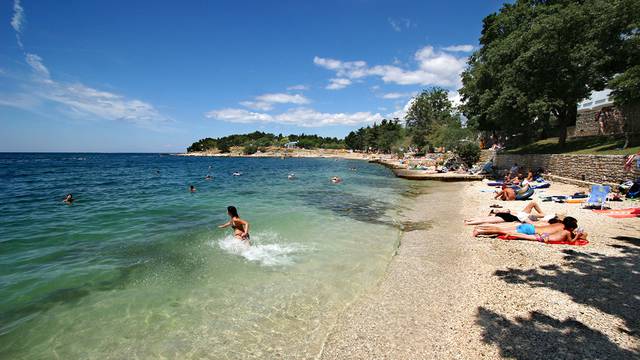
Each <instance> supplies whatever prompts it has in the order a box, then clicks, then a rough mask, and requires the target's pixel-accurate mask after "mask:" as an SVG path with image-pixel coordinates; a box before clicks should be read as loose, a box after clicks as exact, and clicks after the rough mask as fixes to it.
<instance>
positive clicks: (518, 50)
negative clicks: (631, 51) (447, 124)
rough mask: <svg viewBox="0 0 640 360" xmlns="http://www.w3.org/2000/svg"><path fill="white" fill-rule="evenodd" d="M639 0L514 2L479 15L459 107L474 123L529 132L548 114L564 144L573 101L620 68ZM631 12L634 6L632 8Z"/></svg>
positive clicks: (572, 116) (574, 112)
mask: <svg viewBox="0 0 640 360" xmlns="http://www.w3.org/2000/svg"><path fill="white" fill-rule="evenodd" d="M634 3H635V7H636V8H637V0H583V1H575V0H518V1H515V2H514V3H513V4H505V5H504V6H503V7H502V8H501V9H500V11H499V12H498V13H495V14H491V15H489V16H487V17H486V18H485V19H484V20H483V29H482V35H481V37H480V44H481V48H480V49H479V50H478V51H476V52H475V53H474V54H473V55H472V56H471V58H470V60H469V68H468V69H467V70H466V71H465V72H464V73H463V76H462V82H463V88H462V89H461V90H460V94H461V95H462V98H463V103H465V105H464V106H463V113H464V114H465V115H466V116H467V117H468V118H469V119H470V120H471V122H472V123H476V124H478V127H479V128H480V129H501V130H507V131H511V132H514V133H515V132H523V131H524V132H532V131H533V130H535V129H536V128H540V127H542V126H543V123H544V122H543V121H539V119H546V118H545V117H544V115H545V114H551V115H553V117H554V119H555V122H556V123H557V127H558V129H559V131H560V136H559V142H560V144H561V145H564V143H565V140H566V137H567V126H569V125H571V124H574V123H575V119H576V116H577V104H578V102H579V101H581V100H583V99H585V98H587V97H588V96H589V95H590V93H591V92H592V91H593V90H601V89H603V88H604V86H605V85H606V84H607V81H608V80H610V79H611V78H612V77H613V76H614V74H616V73H617V72H621V71H624V67H625V64H624V61H621V59H622V56H621V54H622V53H623V52H624V41H625V40H624V38H623V37H622V36H621V34H623V32H624V31H625V29H627V28H628V26H629V24H630V23H631V22H632V16H631V15H630V14H633V13H634V10H633V8H634ZM636 13H637V12H636Z"/></svg>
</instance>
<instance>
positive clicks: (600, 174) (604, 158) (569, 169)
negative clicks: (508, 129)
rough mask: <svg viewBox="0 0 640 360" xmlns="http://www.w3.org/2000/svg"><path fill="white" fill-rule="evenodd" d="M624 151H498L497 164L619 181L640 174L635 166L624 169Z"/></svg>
mask: <svg viewBox="0 0 640 360" xmlns="http://www.w3.org/2000/svg"><path fill="white" fill-rule="evenodd" d="M624 161H625V156H623V155H563V154H527V155H515V154H496V156H495V160H494V166H495V167H496V168H498V169H509V168H511V166H513V164H514V163H517V164H518V166H520V168H521V169H523V170H522V171H523V172H524V171H526V170H527V169H538V168H542V169H544V170H545V172H546V173H549V174H551V175H557V176H561V177H566V178H571V179H576V180H582V181H588V182H594V183H612V184H619V183H620V182H622V181H624V180H628V179H635V178H636V177H640V170H638V168H637V167H636V166H635V164H634V166H633V168H632V169H633V170H632V171H631V172H628V171H624Z"/></svg>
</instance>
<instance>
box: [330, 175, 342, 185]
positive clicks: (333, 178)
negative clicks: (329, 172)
mask: <svg viewBox="0 0 640 360" xmlns="http://www.w3.org/2000/svg"><path fill="white" fill-rule="evenodd" d="M331 182H332V183H334V184H339V183H341V182H342V179H340V178H339V177H337V176H334V177H332V178H331Z"/></svg>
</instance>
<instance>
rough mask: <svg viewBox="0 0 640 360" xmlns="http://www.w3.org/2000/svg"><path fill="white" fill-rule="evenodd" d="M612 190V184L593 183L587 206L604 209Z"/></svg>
mask: <svg viewBox="0 0 640 360" xmlns="http://www.w3.org/2000/svg"><path fill="white" fill-rule="evenodd" d="M610 192H611V186H608V185H592V186H591V193H590V194H589V199H587V203H586V204H585V206H586V207H590V208H600V209H604V206H605V204H606V203H607V195H609V193H610Z"/></svg>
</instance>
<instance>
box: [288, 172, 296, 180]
mask: <svg viewBox="0 0 640 360" xmlns="http://www.w3.org/2000/svg"><path fill="white" fill-rule="evenodd" d="M295 178H296V174H294V173H291V174H289V175H287V179H289V180H294V179H295Z"/></svg>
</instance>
